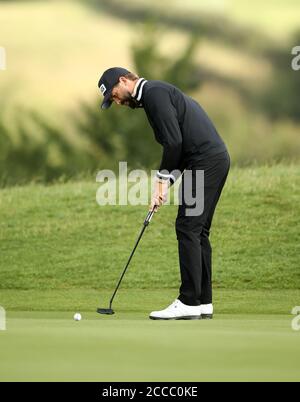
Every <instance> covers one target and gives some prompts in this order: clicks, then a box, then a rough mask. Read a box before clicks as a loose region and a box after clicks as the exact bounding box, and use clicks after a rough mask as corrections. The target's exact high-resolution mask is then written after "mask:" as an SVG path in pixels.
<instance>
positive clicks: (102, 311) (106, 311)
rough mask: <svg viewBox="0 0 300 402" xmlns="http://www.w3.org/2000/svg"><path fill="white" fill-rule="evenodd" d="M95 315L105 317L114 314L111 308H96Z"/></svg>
mask: <svg viewBox="0 0 300 402" xmlns="http://www.w3.org/2000/svg"><path fill="white" fill-rule="evenodd" d="M97 313H99V314H106V315H113V314H115V312H114V310H113V309H112V308H98V310H97Z"/></svg>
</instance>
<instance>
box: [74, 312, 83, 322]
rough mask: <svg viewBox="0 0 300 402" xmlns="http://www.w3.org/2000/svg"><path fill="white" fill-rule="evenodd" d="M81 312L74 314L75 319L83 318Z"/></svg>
mask: <svg viewBox="0 0 300 402" xmlns="http://www.w3.org/2000/svg"><path fill="white" fill-rule="evenodd" d="M81 318H82V317H81V314H79V313H76V314H74V320H75V321H80V320H81Z"/></svg>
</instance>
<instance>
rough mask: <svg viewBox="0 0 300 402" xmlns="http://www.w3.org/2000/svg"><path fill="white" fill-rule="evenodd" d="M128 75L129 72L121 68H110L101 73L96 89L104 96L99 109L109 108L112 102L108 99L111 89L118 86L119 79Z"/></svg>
mask: <svg viewBox="0 0 300 402" xmlns="http://www.w3.org/2000/svg"><path fill="white" fill-rule="evenodd" d="M128 73H130V71H128V70H126V68H122V67H112V68H109V69H108V70H106V71H105V72H104V73H103V75H102V77H101V78H100V80H99V82H98V87H99V89H100V91H101V93H102V95H103V96H104V99H103V102H102V105H101V109H108V108H109V107H110V106H111V104H112V100H111V99H110V98H111V92H112V90H113V87H114V86H115V85H116V84H118V82H119V78H120V77H123V76H125V75H126V74H128Z"/></svg>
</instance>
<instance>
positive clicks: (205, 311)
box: [200, 304, 214, 320]
mask: <svg viewBox="0 0 300 402" xmlns="http://www.w3.org/2000/svg"><path fill="white" fill-rule="evenodd" d="M200 307H201V318H202V320H211V319H212V318H213V315H214V307H213V305H212V304H202V305H201V306H200Z"/></svg>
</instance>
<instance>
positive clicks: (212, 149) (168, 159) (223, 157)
mask: <svg viewBox="0 0 300 402" xmlns="http://www.w3.org/2000/svg"><path fill="white" fill-rule="evenodd" d="M98 86H99V88H100V91H101V93H102V95H103V96H104V99H103V102H102V106H101V107H102V109H108V108H109V107H110V106H111V104H112V103H113V102H115V103H116V104H118V105H124V106H128V107H130V108H132V109H135V108H144V110H145V113H146V115H147V118H148V121H149V123H150V125H151V126H152V128H153V131H154V136H155V139H156V141H157V142H158V143H160V144H161V145H162V147H163V153H162V160H161V164H160V168H159V170H158V172H157V175H156V182H155V187H154V194H153V196H152V201H151V206H150V209H151V210H152V209H153V208H155V211H156V212H157V210H158V209H159V208H160V207H161V205H163V203H164V202H166V199H167V192H168V188H169V187H170V186H171V185H172V184H174V182H175V181H176V180H177V179H178V178H179V177H180V176H181V175H182V182H181V184H180V187H179V191H180V194H184V195H185V196H184V197H181V198H182V200H181V199H180V200H181V202H180V205H179V208H178V215H177V218H176V236H177V240H178V252H179V262H180V273H181V286H180V290H179V296H178V298H177V299H176V300H175V301H174V302H173V303H172V304H171V305H170V306H169V307H167V308H165V309H164V310H161V311H153V312H152V313H151V314H150V318H151V319H154V320H172V319H177V320H178V319H184V320H187V319H201V318H202V319H211V318H213V304H212V249H211V245H210V241H209V234H210V227H211V223H212V219H213V215H214V212H215V208H216V205H217V203H218V200H219V198H220V195H221V192H222V189H223V187H224V184H225V181H226V178H227V175H228V172H229V168H230V157H229V154H228V152H227V148H226V146H225V144H224V142H223V141H222V139H221V137H220V136H219V134H218V132H217V131H216V129H215V127H214V125H213V124H212V122H211V120H210V119H209V117H208V116H207V114H206V113H205V111H204V110H203V109H202V108H201V106H200V105H199V104H198V103H197V102H196V101H195V100H194V99H192V98H191V97H189V96H187V95H185V94H184V93H183V92H182V91H180V90H179V89H178V88H176V87H175V86H173V85H171V84H169V83H167V82H163V81H154V80H146V79H144V78H140V77H138V76H137V75H136V74H133V73H131V72H130V71H128V70H126V69H124V68H120V67H114V68H110V69H108V70H106V71H105V72H104V74H103V75H102V77H101V78H100V81H99V83H98ZM200 172H201V173H202V180H199V179H197V178H198V177H201V175H198V173H200ZM203 172H204V181H203ZM188 173H189V176H188ZM200 189H202V199H203V201H204V206H203V207H202V208H201V211H200V212H201V213H200V214H199V213H198V214H197V213H194V214H193V213H191V211H192V209H191V205H190V203H187V202H186V201H185V199H186V194H188V195H190V197H188V198H189V199H191V198H193V199H194V198H196V199H197V196H196V195H197V194H198V193H199V190H200ZM203 190H204V191H203ZM196 202H197V200H196V201H195V203H196ZM202 205H203V203H202ZM195 209H196V205H195ZM198 209H199V208H198Z"/></svg>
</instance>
